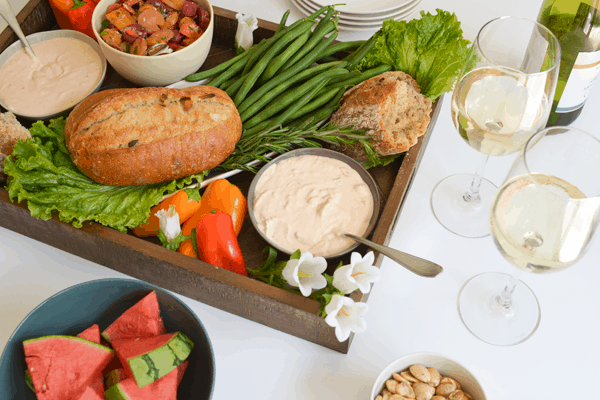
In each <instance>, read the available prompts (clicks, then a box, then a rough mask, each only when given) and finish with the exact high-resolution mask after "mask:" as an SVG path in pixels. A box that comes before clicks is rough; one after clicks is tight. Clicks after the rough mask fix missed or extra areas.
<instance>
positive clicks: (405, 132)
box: [331, 71, 431, 160]
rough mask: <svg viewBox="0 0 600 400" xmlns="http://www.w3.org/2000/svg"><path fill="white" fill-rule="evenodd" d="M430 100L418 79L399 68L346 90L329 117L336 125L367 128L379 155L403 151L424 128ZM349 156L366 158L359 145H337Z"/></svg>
mask: <svg viewBox="0 0 600 400" xmlns="http://www.w3.org/2000/svg"><path fill="white" fill-rule="evenodd" d="M430 114H431V100H430V99H428V98H427V97H425V96H423V95H422V94H421V93H420V88H419V85H418V84H417V82H416V81H415V80H414V79H413V78H412V77H411V76H410V75H408V74H405V73H404V72H401V71H390V72H386V73H383V74H381V75H378V76H376V77H374V78H371V79H368V80H366V81H364V82H362V83H361V84H359V85H356V86H355V87H353V88H351V89H349V90H348V91H347V92H346V93H345V94H344V96H343V97H342V100H341V106H340V108H339V109H338V110H337V111H336V112H335V113H334V114H333V115H332V116H331V120H332V121H333V122H334V123H336V124H337V125H340V126H342V125H353V126H354V127H356V128H357V129H366V130H367V131H366V134H367V135H370V136H372V137H373V139H374V140H375V141H376V142H375V143H374V145H373V148H374V149H375V150H376V151H377V153H379V154H380V155H382V156H386V155H392V154H397V153H402V152H404V151H407V150H408V149H409V148H411V147H412V146H414V145H415V144H416V143H417V141H418V138H419V137H420V136H423V135H424V134H425V132H426V131H427V126H428V125H429V121H430V119H431V117H430ZM336 150H338V151H342V152H343V153H345V154H347V155H349V156H350V157H352V158H354V159H357V160H362V159H365V158H366V155H365V153H364V151H363V149H362V148H361V147H360V146H353V147H349V148H346V149H342V148H336Z"/></svg>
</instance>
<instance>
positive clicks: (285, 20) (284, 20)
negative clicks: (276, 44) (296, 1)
mask: <svg viewBox="0 0 600 400" xmlns="http://www.w3.org/2000/svg"><path fill="white" fill-rule="evenodd" d="M289 15H290V10H287V11H286V12H284V13H283V16H282V17H281V21H280V22H279V26H278V27H277V30H276V31H275V34H278V33H279V32H281V30H282V29H285V23H286V22H287V19H288V17H289Z"/></svg>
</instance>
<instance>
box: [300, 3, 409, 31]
mask: <svg viewBox="0 0 600 400" xmlns="http://www.w3.org/2000/svg"><path fill="white" fill-rule="evenodd" d="M292 3H294V5H295V6H296V7H298V9H299V10H300V11H301V12H302V13H303V14H305V15H310V14H312V13H313V12H314V11H315V10H312V9H310V8H308V6H307V5H306V4H305V3H303V2H302V0H292ZM419 4H420V3H417V4H415V5H414V6H413V7H412V8H410V9H408V10H406V11H404V12H401V13H399V14H398V15H396V16H395V17H394V18H393V19H395V20H403V19H410V18H409V17H411V16H412V15H413V14H414V13H415V11H419V10H420V7H419ZM386 19H391V18H386ZM386 19H384V20H381V21H377V22H356V21H346V20H342V19H341V18H340V21H339V22H338V28H339V29H340V30H351V31H365V30H377V29H380V28H381V26H382V24H383V21H385V20H386Z"/></svg>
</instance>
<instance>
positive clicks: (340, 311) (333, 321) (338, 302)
mask: <svg viewBox="0 0 600 400" xmlns="http://www.w3.org/2000/svg"><path fill="white" fill-rule="evenodd" d="M368 309H369V306H368V305H367V304H366V303H360V302H359V303H355V302H354V300H352V299H351V298H350V297H346V296H340V295H339V294H334V295H333V296H332V297H331V302H330V303H329V304H327V305H326V306H325V312H326V313H327V316H326V317H325V322H326V323H327V325H329V326H332V327H334V328H335V337H336V338H337V340H339V341H340V342H343V341H345V340H347V339H348V337H349V336H350V332H355V333H360V332H364V331H365V330H366V329H367V323H366V322H365V320H364V319H362V318H361V317H362V316H363V315H364V314H365V313H366V312H367V311H368Z"/></svg>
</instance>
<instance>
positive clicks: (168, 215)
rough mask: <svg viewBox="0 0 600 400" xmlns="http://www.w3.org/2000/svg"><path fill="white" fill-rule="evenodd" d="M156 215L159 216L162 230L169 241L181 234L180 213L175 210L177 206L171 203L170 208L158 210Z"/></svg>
mask: <svg viewBox="0 0 600 400" xmlns="http://www.w3.org/2000/svg"><path fill="white" fill-rule="evenodd" d="M156 216H157V217H158V221H159V225H160V230H161V231H162V233H164V234H165V236H166V237H167V240H168V241H169V242H170V241H172V240H173V239H175V238H176V237H177V236H179V234H180V233H181V225H180V224H179V214H178V213H177V211H175V206H173V205H172V204H171V205H170V206H169V209H168V210H158V211H157V212H156Z"/></svg>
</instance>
